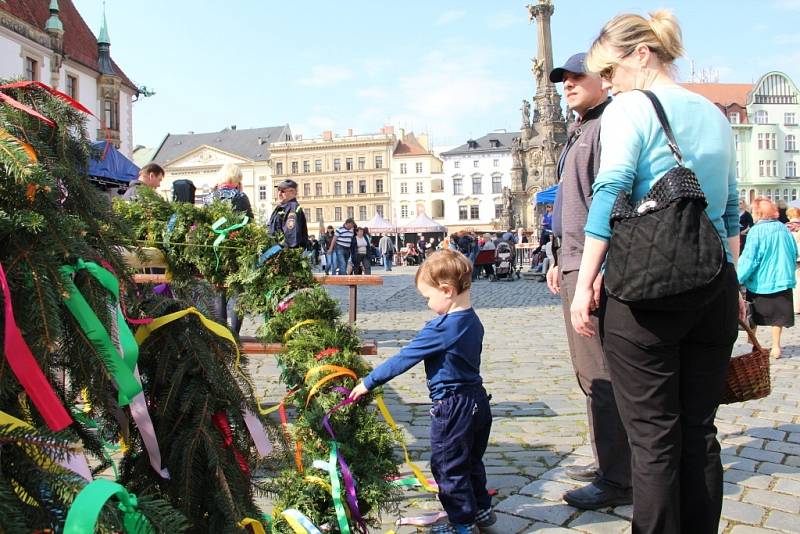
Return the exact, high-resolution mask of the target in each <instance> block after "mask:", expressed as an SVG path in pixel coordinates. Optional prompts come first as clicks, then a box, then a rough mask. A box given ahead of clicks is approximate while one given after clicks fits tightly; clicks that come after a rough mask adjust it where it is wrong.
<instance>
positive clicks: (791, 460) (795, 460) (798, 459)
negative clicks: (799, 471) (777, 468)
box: [783, 456, 800, 467]
mask: <svg viewBox="0 0 800 534" xmlns="http://www.w3.org/2000/svg"><path fill="white" fill-rule="evenodd" d="M783 463H784V464H786V465H793V466H794V467H800V456H787V457H786V459H785V460H784V461H783Z"/></svg>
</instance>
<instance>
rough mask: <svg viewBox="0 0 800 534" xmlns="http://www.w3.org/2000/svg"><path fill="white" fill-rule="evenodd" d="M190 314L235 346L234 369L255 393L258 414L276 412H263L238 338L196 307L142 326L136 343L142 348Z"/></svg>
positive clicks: (138, 330)
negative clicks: (243, 364)
mask: <svg viewBox="0 0 800 534" xmlns="http://www.w3.org/2000/svg"><path fill="white" fill-rule="evenodd" d="M190 314H192V315H196V316H197V317H198V318H199V319H200V322H201V323H202V324H203V326H205V327H206V328H207V329H208V330H210V331H211V332H212V333H214V334H216V335H218V336H219V337H221V338H223V339H225V340H227V341H230V342H231V343H232V344H233V346H234V348H235V349H236V361H235V362H234V364H233V368H234V370H235V371H236V372H237V373H239V375H240V376H241V377H242V380H244V381H245V383H247V385H248V386H250V390H251V391H252V393H253V397H254V398H255V399H256V408H257V409H258V412H259V413H260V414H261V415H267V414H269V413H270V412H271V411H274V410H263V409H262V408H261V397H260V396H259V395H258V393H256V386H255V384H253V382H252V381H251V380H250V379H249V378H248V377H247V374H245V373H244V372H243V371H242V369H241V364H240V360H241V357H242V354H241V352H239V345H238V344H237V343H236V338H234V337H233V334H232V333H231V331H230V330H229V329H228V327H227V326H224V325H221V324H219V323H217V322H214V321H212V320H211V319H208V318H207V317H206V316H205V315H203V314H202V313H200V310H198V309H197V308H195V307H194V306H192V307H191V308H186V309H185V310H181V311H177V312H174V313H170V314H168V315H163V316H161V317H158V318H157V319H154V320H153V321H152V322H150V323H148V324H144V325H142V326H140V327H139V328H138V329H137V330H136V342H137V343H138V344H139V345H140V346H141V344H142V343H143V342H144V340H146V339H147V338H148V337H150V334H152V333H153V332H154V331H155V330H158V329H159V328H161V327H162V326H164V325H166V324H169V323H171V322H172V321H177V320H178V319H182V318H183V317H186V316H187V315H190Z"/></svg>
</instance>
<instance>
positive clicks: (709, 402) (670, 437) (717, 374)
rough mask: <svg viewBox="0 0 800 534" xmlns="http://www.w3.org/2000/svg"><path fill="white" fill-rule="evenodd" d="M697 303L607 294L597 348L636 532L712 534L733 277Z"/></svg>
mask: <svg viewBox="0 0 800 534" xmlns="http://www.w3.org/2000/svg"><path fill="white" fill-rule="evenodd" d="M725 269H726V271H725V273H724V275H723V281H722V284H723V286H724V287H723V289H722V290H721V291H720V293H719V294H718V295H717V296H716V297H715V298H714V299H713V300H712V301H711V302H710V303H709V304H707V305H706V306H704V307H702V308H699V309H693V310H683V311H652V310H641V309H633V308H630V307H629V306H626V305H625V304H622V303H620V302H618V301H615V300H613V299H611V298H609V299H608V303H607V305H606V314H605V321H604V339H603V348H604V349H605V355H606V361H607V363H608V368H609V371H610V373H611V381H612V383H613V384H614V395H615V396H616V399H617V406H618V407H619V411H620V415H621V416H622V422H623V424H624V425H625V429H626V430H627V432H628V438H629V440H630V444H631V453H632V458H633V525H632V531H633V533H634V534H638V533H659V534H664V533H667V534H669V533H678V532H691V533H697V534H713V533H716V532H717V528H718V525H719V518H720V513H721V510H722V464H721V462H720V458H719V452H720V446H719V442H718V441H717V437H716V434H717V429H716V427H715V426H714V418H715V416H716V412H717V408H718V406H719V401H720V398H721V396H722V392H723V388H724V386H725V374H726V372H727V369H728V363H729V361H730V356H731V349H732V348H733V344H734V342H735V341H736V336H737V315H738V292H737V291H738V290H737V287H738V283H737V280H736V272H735V270H734V267H733V265H731V264H727V266H726V268H725Z"/></svg>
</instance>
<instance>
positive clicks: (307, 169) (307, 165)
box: [303, 160, 311, 173]
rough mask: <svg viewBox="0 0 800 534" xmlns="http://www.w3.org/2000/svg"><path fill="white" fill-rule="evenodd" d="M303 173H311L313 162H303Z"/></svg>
mask: <svg viewBox="0 0 800 534" xmlns="http://www.w3.org/2000/svg"><path fill="white" fill-rule="evenodd" d="M303 172H306V173H308V172H311V162H310V161H308V160H304V161H303Z"/></svg>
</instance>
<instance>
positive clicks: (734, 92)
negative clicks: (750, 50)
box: [683, 72, 800, 202]
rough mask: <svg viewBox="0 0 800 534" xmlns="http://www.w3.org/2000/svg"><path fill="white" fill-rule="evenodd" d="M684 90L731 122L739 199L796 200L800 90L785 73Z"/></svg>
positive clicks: (799, 180) (799, 179)
mask: <svg viewBox="0 0 800 534" xmlns="http://www.w3.org/2000/svg"><path fill="white" fill-rule="evenodd" d="M683 86H684V87H686V88H687V89H689V90H690V91H694V92H696V93H699V94H702V95H703V96H705V97H706V98H708V99H709V100H711V101H712V102H714V103H715V104H716V105H717V107H718V108H719V109H720V111H721V112H722V113H723V114H725V116H726V117H727V118H728V120H729V121H730V123H731V127H732V129H733V137H734V142H735V144H736V173H737V177H738V182H739V196H740V197H741V198H744V199H746V200H747V202H751V201H752V200H753V199H754V198H755V197H758V196H766V197H768V198H771V199H772V200H774V201H778V200H785V201H792V200H798V195H800V169H798V167H800V153H798V147H799V146H800V123H799V122H798V121H799V120H800V91H798V88H797V86H796V85H795V83H794V82H793V81H792V80H791V79H790V78H789V77H788V76H787V75H786V74H784V73H782V72H769V73H767V74H765V75H763V76H762V77H761V78H760V79H759V80H758V81H757V82H756V83H755V84H718V83H711V84H693V83H687V84H683Z"/></svg>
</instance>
